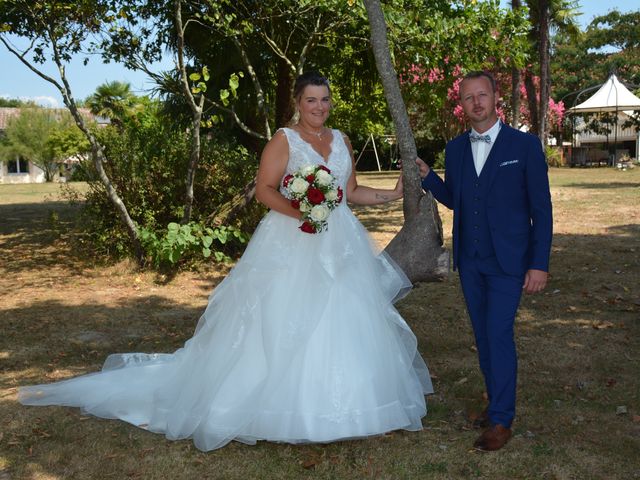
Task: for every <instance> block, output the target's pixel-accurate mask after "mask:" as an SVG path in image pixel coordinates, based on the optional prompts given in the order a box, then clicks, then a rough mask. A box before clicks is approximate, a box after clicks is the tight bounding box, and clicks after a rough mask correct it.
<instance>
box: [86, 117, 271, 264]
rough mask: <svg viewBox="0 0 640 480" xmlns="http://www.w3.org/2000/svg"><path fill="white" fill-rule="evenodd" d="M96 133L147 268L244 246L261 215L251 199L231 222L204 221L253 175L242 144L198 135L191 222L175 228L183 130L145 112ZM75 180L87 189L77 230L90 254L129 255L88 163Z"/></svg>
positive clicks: (184, 159)
mask: <svg viewBox="0 0 640 480" xmlns="http://www.w3.org/2000/svg"><path fill="white" fill-rule="evenodd" d="M95 134H96V136H97V137H98V138H99V140H100V142H101V143H102V144H103V145H104V147H105V153H106V156H107V158H108V162H106V163H105V165H104V168H105V171H106V173H107V175H108V177H109V178H110V180H111V182H112V184H113V186H114V188H115V189H116V191H117V192H118V195H120V197H121V198H122V200H123V202H124V203H125V205H126V206H127V209H128V211H129V215H130V216H131V218H132V219H133V221H134V222H136V223H137V224H138V225H139V227H140V232H141V237H142V240H143V245H144V246H145V248H146V249H147V251H146V253H147V254H148V256H149V258H150V260H151V262H152V264H154V265H156V266H160V265H170V266H177V265H180V264H184V263H186V262H193V261H194V260H195V259H196V258H197V257H198V253H200V256H199V258H201V259H202V258H210V257H212V258H214V259H216V260H224V259H227V258H229V256H234V255H235V254H237V253H238V252H239V251H240V249H241V248H243V247H242V245H243V243H244V242H245V241H246V238H247V234H246V233H245V232H250V231H252V230H253V229H254V228H255V225H256V224H257V221H258V220H259V218H260V217H261V216H262V214H263V213H264V209H263V208H261V207H260V206H258V205H257V204H256V203H255V202H254V203H253V204H252V205H251V206H250V207H249V208H247V209H246V211H245V212H243V213H242V216H241V217H240V218H238V220H237V221H236V222H235V224H234V225H229V226H222V227H218V228H209V227H207V226H206V225H205V223H206V218H207V216H208V215H210V214H211V212H213V211H214V210H215V209H216V208H217V207H218V206H219V205H221V204H223V203H225V202H227V201H228V200H230V199H231V198H233V196H234V195H236V194H237V193H238V192H240V191H241V190H242V188H243V187H244V186H245V185H246V184H247V183H248V182H249V181H250V180H251V179H252V178H253V176H254V175H255V173H256V170H257V161H256V160H255V158H254V156H253V155H251V154H250V153H249V152H248V151H247V150H246V149H245V148H244V147H242V146H240V145H237V144H235V143H233V142H229V141H225V140H223V139H220V138H216V137H214V136H210V137H203V138H202V155H201V163H200V166H199V169H198V171H197V173H196V179H195V184H194V204H193V213H192V222H191V223H190V224H188V225H184V226H182V227H180V228H178V230H175V227H174V226H172V225H176V223H175V222H178V221H180V219H181V218H182V214H183V198H184V194H185V176H186V169H187V163H188V160H189V154H190V141H191V139H190V135H189V133H188V132H187V131H186V130H185V129H184V128H181V127H179V126H177V125H172V124H171V122H169V121H167V119H165V118H163V117H162V116H161V115H160V114H159V113H158V112H157V111H155V109H154V108H149V109H147V110H146V111H145V112H143V113H140V114H139V115H138V116H137V117H136V118H134V119H130V120H128V121H127V122H124V123H123V124H122V125H120V126H118V128H116V127H114V126H108V127H106V128H97V129H96V130H95ZM78 176H80V177H83V178H85V179H86V180H87V182H88V184H89V190H88V193H87V194H86V202H85V204H84V208H83V210H82V213H81V218H80V225H81V228H82V229H83V230H84V232H85V233H86V235H85V238H87V239H88V240H89V244H90V246H91V248H92V251H93V253H95V254H98V255H106V256H109V257H123V256H127V255H129V254H130V252H131V245H130V241H129V237H128V235H127V232H126V230H125V228H124V226H123V225H122V222H121V220H120V218H119V216H118V213H117V212H116V210H115V208H114V207H113V205H112V203H111V202H110V200H109V199H108V197H107V194H106V191H105V187H104V186H103V185H102V183H101V182H100V181H99V180H98V179H97V174H96V172H95V170H94V168H93V165H92V164H91V163H90V162H85V163H84V164H83V165H82V167H81V169H80V171H79V172H78ZM209 238H211V239H212V240H211V242H210V241H209ZM223 239H224V240H223ZM207 252H208V253H207Z"/></svg>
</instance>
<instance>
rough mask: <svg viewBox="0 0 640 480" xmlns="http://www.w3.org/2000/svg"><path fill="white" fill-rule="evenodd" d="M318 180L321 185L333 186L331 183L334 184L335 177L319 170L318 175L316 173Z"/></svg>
mask: <svg viewBox="0 0 640 480" xmlns="http://www.w3.org/2000/svg"><path fill="white" fill-rule="evenodd" d="M316 180H317V182H318V184H320V185H324V186H326V185H331V182H333V175H331V174H330V173H328V172H327V171H325V170H318V173H316Z"/></svg>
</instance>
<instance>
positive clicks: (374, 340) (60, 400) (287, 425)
mask: <svg viewBox="0 0 640 480" xmlns="http://www.w3.org/2000/svg"><path fill="white" fill-rule="evenodd" d="M284 131H285V134H286V136H287V139H288V142H289V163H288V166H287V172H286V173H293V172H294V171H296V170H298V169H299V168H300V167H301V166H303V165H307V164H312V165H317V164H324V159H323V158H322V157H321V156H320V155H319V154H318V153H316V151H315V150H313V148H312V147H311V145H309V144H308V143H306V142H304V141H303V140H302V139H301V138H300V136H299V135H298V134H297V133H296V132H295V131H294V130H291V129H284ZM331 146H332V152H331V155H330V156H329V158H328V161H327V163H326V165H327V166H328V167H329V168H330V169H331V172H332V174H333V175H334V176H335V177H336V178H337V181H338V183H339V185H340V186H341V187H342V188H343V189H345V187H346V182H347V179H348V178H349V175H350V174H351V158H350V155H349V152H348V150H347V148H346V145H345V143H344V140H343V137H342V134H341V133H340V132H339V131H338V130H333V140H332V144H331ZM299 224H300V222H299V221H297V220H295V219H293V218H291V217H288V216H285V215H282V214H280V213H277V212H273V211H271V212H269V213H268V214H267V215H265V217H264V218H263V219H262V221H261V222H260V225H259V226H258V228H257V229H256V231H255V234H254V235H253V238H252V239H251V241H250V243H249V245H248V246H247V248H246V251H245V253H244V255H243V256H242V258H241V259H240V260H239V261H238V263H237V265H236V266H235V267H234V268H233V270H232V271H231V272H230V273H229V275H228V276H227V277H226V278H225V280H224V281H223V282H222V283H221V284H220V285H219V286H218V287H217V288H216V289H215V290H214V292H213V293H212V295H211V297H210V300H209V305H208V307H207V308H206V310H205V312H204V314H203V315H202V317H201V318H200V321H199V323H198V325H197V327H196V330H195V334H194V336H193V337H192V338H191V339H189V340H188V341H187V342H186V343H185V344H184V346H183V347H182V348H180V349H179V350H177V351H176V352H174V353H172V354H155V353H154V354H144V353H127V354H114V355H110V356H109V357H108V358H107V359H106V361H105V364H104V367H103V369H102V371H100V372H97V373H92V374H88V375H84V376H80V377H76V378H72V379H69V380H64V381H61V382H57V383H53V384H48V385H35V386H28V387H23V388H20V390H19V401H20V402H22V403H23V404H26V405H67V406H75V407H80V408H81V409H82V411H83V412H86V413H89V414H92V415H95V416H98V417H103V418H117V419H120V420H124V421H126V422H129V423H132V424H133V425H136V426H138V427H141V428H144V429H147V430H150V431H152V432H158V433H163V434H165V435H166V437H167V438H169V439H182V438H192V439H193V441H194V443H195V445H196V447H197V448H199V449H201V450H212V449H215V448H219V447H222V446H224V445H225V444H227V443H228V442H230V441H231V440H237V441H240V442H245V443H249V444H254V443H255V442H256V441H257V440H270V441H276V442H288V443H302V442H331V441H335V440H342V439H352V438H358V437H365V436H369V435H376V434H381V433H384V432H388V431H391V430H396V429H406V430H420V429H421V428H422V423H421V418H422V417H423V416H424V415H425V414H426V403H425V397H424V395H425V394H428V393H432V391H433V390H432V386H431V381H430V377H429V372H428V370H427V366H426V365H425V363H424V361H423V360H422V358H421V357H420V354H419V353H418V352H417V349H416V338H415V336H414V335H413V333H412V332H411V330H410V328H409V327H408V326H407V324H406V323H405V321H404V320H403V319H402V317H401V316H400V315H399V314H398V312H397V311H396V309H395V308H394V307H393V302H394V301H395V300H396V299H397V298H399V296H401V295H402V294H403V293H406V292H407V291H408V290H409V288H410V283H409V281H408V279H407V278H406V276H405V275H404V274H403V273H402V272H401V270H400V269H399V268H398V267H397V266H395V265H394V264H393V263H392V261H391V260H390V259H389V257H388V256H386V255H385V254H383V253H381V254H376V253H375V252H374V247H373V245H372V243H371V240H370V237H369V235H368V233H367V232H366V230H365V229H364V227H363V226H362V225H361V224H360V222H359V221H358V220H357V219H356V218H355V216H354V215H353V213H352V212H351V210H350V209H349V208H348V207H347V205H346V203H345V202H344V201H343V202H342V203H341V204H340V205H339V206H338V207H337V208H336V209H335V210H334V211H333V212H332V213H331V215H330V216H329V219H328V229H327V230H326V231H324V232H321V233H318V234H308V233H304V232H302V231H301V230H300V229H299V228H298V226H299Z"/></svg>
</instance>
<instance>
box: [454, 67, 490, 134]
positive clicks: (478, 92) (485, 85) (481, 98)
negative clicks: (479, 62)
mask: <svg viewBox="0 0 640 480" xmlns="http://www.w3.org/2000/svg"><path fill="white" fill-rule="evenodd" d="M460 104H461V105H462V109H463V110H464V113H465V114H466V115H467V118H468V119H469V122H471V125H472V126H473V127H474V128H475V126H476V125H479V126H483V127H485V126H486V127H491V126H492V125H493V124H494V123H495V122H496V121H497V119H498V116H497V114H496V94H495V92H494V91H493V89H492V88H491V82H490V81H489V79H488V78H486V77H477V78H467V79H465V80H463V81H462V83H461V84H460Z"/></svg>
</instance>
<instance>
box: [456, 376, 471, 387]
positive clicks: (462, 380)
mask: <svg viewBox="0 0 640 480" xmlns="http://www.w3.org/2000/svg"><path fill="white" fill-rule="evenodd" d="M468 380H469V379H468V378H467V377H462V378H461V379H460V380H457V381H456V385H462V384H463V383H467V381H468Z"/></svg>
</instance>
